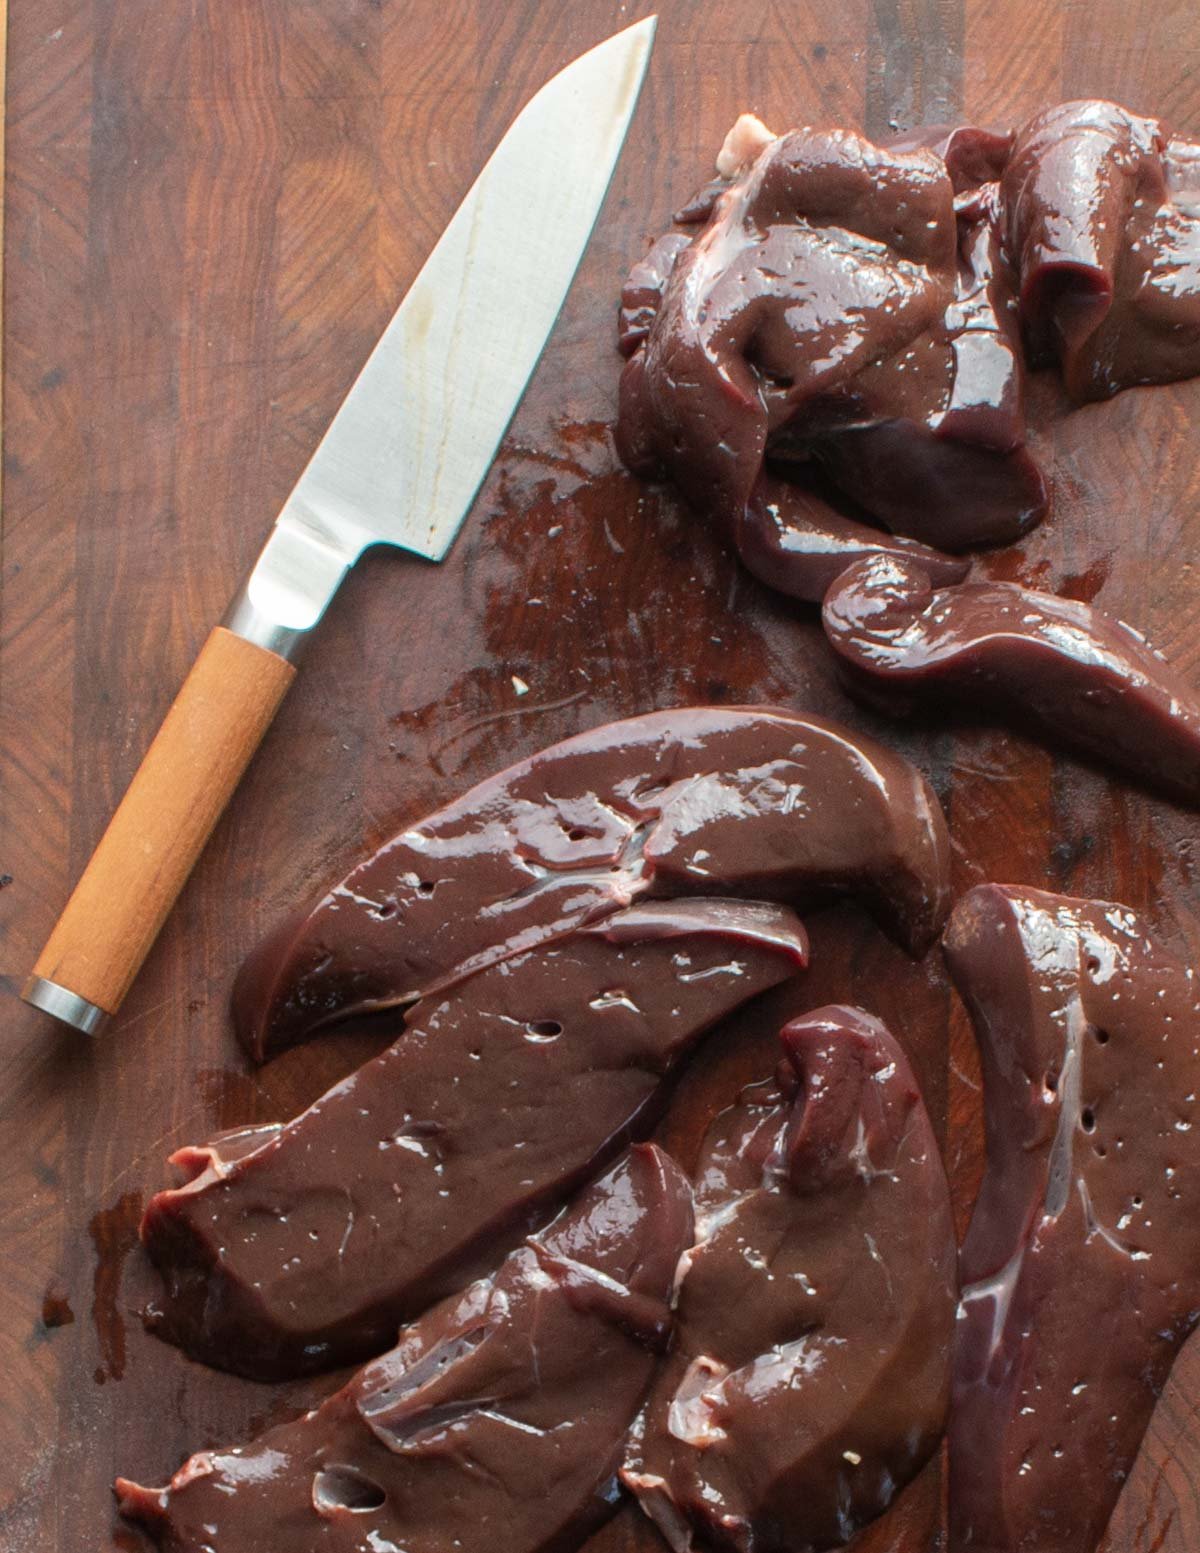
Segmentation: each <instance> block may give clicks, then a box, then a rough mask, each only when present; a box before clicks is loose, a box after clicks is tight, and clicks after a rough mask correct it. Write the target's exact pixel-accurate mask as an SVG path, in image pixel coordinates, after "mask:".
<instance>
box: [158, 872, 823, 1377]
mask: <svg viewBox="0 0 1200 1553" xmlns="http://www.w3.org/2000/svg"><path fill="white" fill-rule="evenodd" d="M805 953H806V948H805V938H804V931H803V928H802V927H801V926H800V923H799V920H798V919H797V918H796V917H795V916H794V915H793V914H792V913H791V912H790V911H788V910H786V909H785V908H783V907H778V906H761V905H756V904H754V903H751V902H740V901H705V900H690V901H679V902H661V903H659V902H648V903H647V904H645V905H642V906H634V907H630V908H628V909H627V910H626V911H624V912H621V913H618V914H617V915H615V916H612V917H609V918H607V919H605V920H604V921H603V922H600V923H598V924H596V925H595V926H593V927H590V928H585V929H582V930H580V931H579V932H578V933H576V934H575V935H574V936H573V937H570V938H567V939H564V940H561V941H559V942H557V943H555V944H552V945H544V946H543V947H541V948H539V949H534V950H530V951H527V952H526V953H525V954H522V955H517V956H514V957H513V958H511V959H509V960H506V961H503V962H501V963H499V964H497V965H493V966H491V967H489V968H488V969H487V970H484V971H481V972H479V973H478V974H477V975H475V976H473V977H471V978H470V979H469V980H467V981H465V982H463V983H461V984H459V985H457V986H455V987H453V988H451V989H449V990H448V991H447V992H446V993H445V994H443V995H441V996H435V997H431V998H429V999H426V1000H425V1001H424V1002H422V1003H421V1004H420V1005H418V1007H417V1008H416V1009H415V1010H414V1011H413V1014H412V1015H411V1016H410V1020H409V1023H408V1026H407V1028H404V1027H403V1026H401V1030H400V1031H399V1032H398V1039H397V1040H396V1042H395V1044H394V1045H393V1046H391V1047H390V1048H389V1049H388V1050H387V1051H385V1052H384V1053H383V1054H382V1055H381V1056H379V1057H376V1058H374V1059H373V1060H372V1061H370V1062H368V1063H366V1064H365V1065H364V1066H363V1067H362V1068H360V1069H359V1071H358V1072H357V1073H354V1074H352V1075H351V1076H350V1077H349V1078H347V1079H344V1080H343V1081H342V1082H341V1083H340V1084H338V1085H336V1086H335V1087H334V1088H333V1089H331V1090H330V1091H329V1092H328V1094H326V1095H324V1096H323V1097H322V1098H321V1099H320V1100H318V1101H316V1103H315V1104H314V1105H312V1106H310V1107H309V1109H308V1110H307V1111H305V1112H303V1113H302V1114H301V1115H300V1116H298V1117H296V1118H295V1119H294V1120H293V1121H290V1122H288V1123H286V1124H284V1125H282V1126H275V1127H264V1128H258V1129H252V1130H250V1131H249V1132H241V1133H235V1134H233V1135H232V1136H230V1137H225V1138H217V1139H215V1140H213V1142H211V1143H209V1144H208V1145H206V1146H204V1147H201V1148H195V1149H184V1150H182V1151H180V1154H179V1155H177V1156H176V1160H177V1163H179V1164H180V1165H182V1166H183V1167H184V1168H185V1169H187V1170H189V1171H191V1172H192V1173H193V1174H194V1179H193V1180H192V1181H191V1182H190V1183H189V1184H188V1185H186V1186H183V1187H181V1188H179V1189H176V1190H172V1191H164V1192H160V1193H158V1195H157V1196H156V1197H154V1198H153V1199H152V1200H151V1202H150V1205H149V1207H148V1208H147V1210H146V1215H145V1219H144V1221H143V1225H142V1237H143V1240H144V1241H145V1244H146V1247H147V1250H148V1251H149V1253H150V1255H151V1257H152V1258H153V1259H154V1261H155V1263H156V1264H157V1265H158V1267H159V1268H160V1270H161V1272H162V1274H163V1278H164V1281H165V1285H166V1296H167V1298H166V1304H165V1316H164V1328H165V1332H166V1334H167V1335H169V1336H171V1337H173V1338H174V1340H175V1341H177V1342H179V1343H180V1344H181V1345H182V1346H183V1347H185V1348H186V1349H187V1350H188V1352H189V1353H191V1354H193V1355H194V1356H196V1357H198V1358H202V1359H205V1360H206V1361H207V1362H209V1363H210V1364H215V1365H218V1366H220V1367H221V1368H223V1369H230V1370H235V1371H238V1372H239V1373H242V1374H247V1375H254V1376H260V1377H271V1376H282V1375H292V1374H299V1373H302V1372H304V1371H310V1370H318V1369H325V1368H329V1367H330V1366H332V1365H335V1364H339V1363H344V1362H346V1361H348V1360H352V1359H361V1358H365V1357H368V1356H369V1355H371V1354H372V1353H378V1352H379V1351H380V1350H382V1349H383V1348H386V1347H387V1345H388V1344H389V1343H390V1342H391V1341H392V1340H393V1339H394V1337H395V1333H396V1329H397V1327H398V1326H399V1324H400V1322H401V1321H402V1320H406V1319H411V1318H412V1317H413V1316H415V1315H417V1314H419V1313H420V1311H422V1310H423V1309H424V1308H425V1307H426V1306H427V1305H428V1304H429V1303H430V1302H431V1301H432V1300H434V1299H438V1298H441V1297H442V1296H443V1295H445V1294H448V1293H450V1292H451V1291H452V1290H455V1289H458V1288H461V1287H462V1285H463V1284H464V1283H465V1282H466V1281H467V1279H469V1278H471V1277H474V1276H476V1275H478V1274H480V1273H482V1272H484V1271H486V1270H487V1269H488V1268H490V1267H492V1266H494V1264H495V1261H496V1259H497V1257H498V1256H500V1255H502V1254H503V1253H504V1252H505V1251H506V1250H507V1249H508V1248H509V1246H511V1245H512V1244H513V1243H514V1242H516V1241H518V1240H519V1239H520V1237H521V1236H522V1235H523V1234H525V1233H527V1232H528V1231H529V1230H530V1229H532V1228H534V1227H536V1225H537V1224H539V1223H540V1222H542V1221H543V1220H544V1218H545V1216H546V1214H547V1213H548V1212H549V1211H551V1210H552V1209H553V1208H554V1206H556V1204H558V1203H559V1202H561V1201H563V1200H564V1198H565V1197H566V1196H567V1195H568V1194H569V1193H570V1192H571V1191H572V1190H574V1189H575V1188H576V1187H577V1186H578V1185H579V1184H580V1183H581V1182H582V1181H584V1180H586V1179H587V1178H588V1176H590V1175H591V1174H592V1173H593V1172H594V1171H595V1170H596V1169H597V1168H598V1167H599V1166H600V1165H601V1164H603V1163H604V1162H605V1161H606V1160H608V1159H609V1158H611V1157H612V1155H613V1154H614V1153H615V1152H616V1151H617V1150H618V1148H620V1147H621V1145H622V1143H623V1142H624V1141H626V1140H627V1138H628V1137H629V1136H630V1135H631V1134H633V1135H637V1134H639V1133H640V1134H641V1135H643V1136H644V1135H645V1133H646V1132H647V1131H648V1130H649V1129H650V1127H652V1126H653V1124H654V1121H655V1119H656V1108H657V1106H658V1105H659V1103H660V1102H661V1101H662V1100H663V1099H664V1098H665V1094H666V1087H667V1084H668V1081H669V1078H670V1075H671V1072H672V1070H673V1068H674V1067H675V1066H676V1065H677V1064H678V1063H679V1061H680V1060H681V1059H682V1058H683V1057H684V1056H685V1055H686V1054H687V1053H688V1051H689V1050H690V1049H691V1047H692V1046H693V1044H694V1043H695V1041H696V1040H697V1039H698V1037H699V1036H700V1035H701V1033H702V1032H703V1031H705V1030H707V1029H708V1028H709V1027H710V1026H711V1025H713V1024H715V1023H716V1022H717V1021H718V1020H719V1019H721V1018H722V1017H723V1016H724V1015H726V1014H727V1013H729V1012H730V1010H732V1009H733V1008H736V1007H737V1006H738V1005H739V1004H740V1003H743V1002H744V1001H745V1000H746V999H747V998H751V997H753V996H754V995H755V994H756V993H759V992H761V991H763V990H764V989H765V988H767V987H771V986H774V985H775V984H776V983H778V982H780V981H782V980H784V979H785V978H786V977H788V976H791V975H793V974H794V973H795V972H796V971H797V970H799V969H800V968H801V967H802V966H803V964H804V961H805ZM398 1023H399V1019H398Z"/></svg>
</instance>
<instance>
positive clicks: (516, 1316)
mask: <svg viewBox="0 0 1200 1553" xmlns="http://www.w3.org/2000/svg"><path fill="white" fill-rule="evenodd" d="M691 1223H692V1217H691V1205H690V1201H689V1193H688V1188H687V1183H686V1182H685V1181H684V1179H683V1178H682V1176H681V1175H680V1174H679V1171H678V1170H677V1169H676V1167H675V1166H674V1165H673V1164H672V1162H671V1161H670V1160H669V1159H668V1158H667V1157H666V1155H664V1154H662V1153H660V1152H659V1150H657V1149H655V1148H652V1147H648V1146H647V1147H641V1148H635V1149H634V1150H633V1151H632V1152H631V1153H630V1154H629V1155H627V1156H626V1157H625V1158H624V1159H623V1160H622V1161H621V1162H620V1163H619V1164H618V1165H617V1166H615V1168H614V1169H613V1170H612V1171H610V1173H609V1174H608V1175H607V1176H606V1177H605V1178H604V1179H603V1180H602V1181H600V1182H598V1183H597V1184H596V1185H595V1186H592V1187H590V1188H589V1189H588V1190H587V1191H585V1192H584V1193H583V1195H582V1196H581V1197H580V1199H579V1200H578V1202H577V1203H576V1204H575V1206H574V1207H572V1208H571V1209H569V1210H568V1211H567V1212H566V1213H564V1214H563V1215H562V1217H561V1218H559V1219H557V1220H556V1221H555V1222H554V1223H553V1224H552V1225H551V1226H550V1227H549V1228H548V1229H546V1230H544V1231H542V1233H541V1234H540V1235H536V1236H534V1237H533V1238H532V1239H531V1240H528V1241H526V1242H525V1243H524V1244H523V1245H522V1246H520V1247H519V1248H518V1249H517V1250H515V1251H513V1252H512V1254H511V1255H510V1256H509V1257H508V1259H507V1260H506V1261H505V1262H504V1263H503V1264H502V1265H501V1266H500V1268H499V1269H498V1270H497V1271H496V1272H495V1273H494V1274H493V1275H492V1276H491V1277H489V1278H487V1279H484V1280H483V1281H481V1282H479V1283H476V1284H474V1285H472V1286H471V1287H470V1288H468V1289H466V1290H465V1291H464V1292H463V1293H462V1294H460V1295H457V1296H455V1297H454V1298H452V1299H449V1300H447V1301H446V1302H445V1303H444V1304H442V1305H439V1306H437V1307H435V1308H434V1309H433V1310H430V1311H428V1312H427V1313H426V1314H425V1315H424V1316H422V1317H421V1319H420V1320H419V1321H418V1322H416V1324H415V1325H413V1326H411V1327H409V1328H408V1330H407V1331H405V1332H403V1333H402V1334H401V1337H400V1341H399V1343H398V1345H397V1346H396V1347H395V1348H393V1349H392V1351H391V1352H390V1353H387V1354H384V1355H383V1357H382V1358H380V1359H376V1360H375V1362H374V1363H373V1364H370V1365H368V1366H367V1368H366V1369H364V1370H361V1371H360V1372H359V1373H358V1374H357V1375H356V1376H355V1377H354V1379H353V1380H352V1381H351V1382H350V1383H349V1385H347V1386H345V1387H344V1388H343V1389H342V1390H341V1391H339V1392H337V1393H336V1394H335V1395H334V1396H332V1397H330V1398H329V1400H328V1401H327V1402H324V1403H323V1404H322V1405H321V1406H320V1407H319V1408H317V1409H315V1410H314V1411H313V1412H311V1413H308V1414H306V1415H305V1416H304V1417H303V1418H299V1419H297V1420H296V1421H295V1422H294V1423H290V1424H284V1425H283V1426H282V1427H280V1428H277V1429H272V1430H271V1431H270V1432H269V1433H268V1434H265V1435H263V1437H262V1438H261V1439H259V1440H256V1441H255V1442H254V1443H253V1444H250V1445H242V1446H237V1447H234V1448H233V1449H229V1450H217V1451H202V1452H201V1453H200V1454H199V1455H197V1456H193V1457H192V1458H191V1460H190V1461H188V1462H187V1463H186V1464H185V1465H184V1466H183V1467H181V1468H180V1470H179V1471H178V1472H177V1473H176V1474H175V1476H174V1478H172V1480H171V1482H170V1484H169V1485H168V1486H167V1487H166V1488H162V1489H151V1488H142V1487H140V1486H139V1485H137V1484H135V1483H130V1482H128V1481H126V1480H125V1479H119V1480H118V1483H117V1494H118V1498H119V1501H120V1505H121V1510H122V1512H123V1513H124V1514H125V1515H127V1516H129V1517H131V1518H133V1519H136V1520H139V1521H141V1522H142V1523H143V1524H144V1525H145V1526H146V1527H147V1528H148V1529H149V1530H150V1531H151V1533H152V1534H153V1535H154V1536H155V1537H156V1538H157V1539H158V1540H159V1541H160V1543H161V1544H162V1546H163V1547H164V1548H166V1549H168V1550H169V1553H284V1550H286V1553H465V1550H470V1549H484V1548H486V1549H489V1550H490V1549H497V1550H499V1549H503V1550H504V1553H569V1550H571V1549H574V1548H576V1547H578V1546H579V1544H580V1543H581V1542H582V1541H583V1540H584V1538H585V1537H586V1536H587V1534H588V1532H589V1531H591V1530H592V1529H593V1528H594V1527H595V1526H596V1525H597V1524H598V1523H599V1522H600V1521H602V1520H604V1519H605V1518H606V1517H607V1516H608V1515H609V1514H610V1513H611V1512H612V1509H613V1508H614V1505H615V1501H616V1495H615V1482H614V1478H615V1473H616V1468H617V1464H618V1461H619V1456H620V1450H621V1445H622V1441H623V1438H624V1434H625V1431H626V1429H627V1428H628V1426H629V1423H630V1420H631V1419H632V1418H633V1416H634V1414H635V1413H636V1412H637V1409H638V1407H639V1405H640V1403H641V1400H642V1396H643V1394H644V1392H645V1390H646V1387H647V1385H648V1383H649V1380H650V1376H651V1372H652V1369H653V1365H654V1356H655V1354H656V1353H657V1352H658V1351H659V1350H661V1348H662V1347H663V1345H664V1343H665V1342H666V1339H667V1336H668V1334H669V1331H670V1326H671V1314H670V1309H669V1304H668V1302H669V1300H670V1297H671V1286H672V1279H673V1277H674V1273H675V1265H676V1261H677V1260H678V1257H679V1254H680V1252H681V1251H682V1250H683V1248H684V1246H685V1245H686V1244H687V1243H688V1240H689V1239H690V1237H691Z"/></svg>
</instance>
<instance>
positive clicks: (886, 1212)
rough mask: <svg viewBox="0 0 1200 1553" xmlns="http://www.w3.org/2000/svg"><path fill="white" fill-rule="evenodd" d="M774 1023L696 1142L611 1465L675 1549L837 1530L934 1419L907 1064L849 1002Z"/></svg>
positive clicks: (933, 1299)
mask: <svg viewBox="0 0 1200 1553" xmlns="http://www.w3.org/2000/svg"><path fill="white" fill-rule="evenodd" d="M781 1040H782V1043H783V1048H784V1052H785V1060H784V1062H783V1063H782V1065H781V1067H780V1071H779V1075H778V1079H777V1082H776V1083H770V1084H764V1085H756V1086H754V1087H753V1088H751V1089H750V1090H748V1091H746V1092H745V1093H744V1094H743V1096H742V1098H741V1099H740V1100H739V1102H738V1103H737V1104H736V1105H734V1106H733V1107H731V1108H730V1109H729V1110H727V1111H725V1112H723V1113H722V1114H721V1115H720V1116H718V1117H717V1118H716V1120H715V1121H714V1122H713V1124H712V1127H711V1128H710V1130H709V1132H708V1135H707V1137H706V1138H705V1140H704V1143H703V1144H702V1146H701V1152H700V1160H699V1164H698V1166H697V1169H696V1178H695V1191H696V1244H695V1245H694V1246H693V1247H692V1248H691V1249H690V1250H689V1251H688V1252H686V1253H685V1255H684V1258H683V1262H682V1263H681V1275H682V1276H681V1286H680V1295H679V1305H678V1312H677V1322H676V1344H675V1349H674V1351H673V1353H672V1355H671V1357H670V1358H669V1359H668V1360H667V1361H666V1363H665V1364H664V1367H663V1369H662V1371H661V1372H660V1375H659V1376H658V1378H657V1380H656V1382H655V1385H654V1388H653V1390H652V1392H651V1397H650V1401H649V1403H648V1404H647V1408H646V1412H645V1417H644V1420H643V1421H642V1423H641V1424H640V1425H639V1428H638V1430H637V1431H635V1437H634V1440H633V1442H632V1443H631V1448H630V1453H629V1457H628V1460H627V1462H626V1466H625V1468H624V1469H623V1477H624V1479H625V1481H626V1483H627V1485H628V1486H629V1487H631V1488H632V1489H633V1490H634V1492H635V1493H636V1494H637V1495H638V1497H639V1500H640V1501H641V1504H642V1506H643V1508H644V1509H645V1510H646V1512H647V1513H648V1514H649V1515H650V1516H651V1517H652V1518H653V1519H654V1520H655V1522H656V1523H657V1524H658V1526H659V1529H660V1530H661V1531H662V1532H663V1534H664V1535H665V1537H666V1539H667V1541H668V1542H669V1543H670V1544H671V1546H672V1548H673V1549H675V1550H676V1553H684V1550H687V1549H690V1548H691V1547H692V1546H693V1539H695V1541H696V1543H697V1544H698V1545H699V1546H701V1547H704V1548H721V1549H728V1550H731V1553H747V1550H750V1549H753V1550H755V1553H760V1550H761V1553H811V1550H813V1549H818V1548H831V1547H838V1546H840V1545H841V1544H842V1543H844V1542H846V1541H848V1540H849V1538H850V1537H851V1536H853V1535H854V1533H855V1532H856V1531H857V1530H858V1528H859V1527H861V1526H862V1525H864V1524H865V1523H866V1522H867V1521H870V1520H872V1519H873V1518H874V1517H875V1516H877V1515H879V1514H880V1513H882V1511H883V1510H884V1509H886V1507H887V1505H888V1504H889V1503H890V1502H891V1500H892V1498H893V1497H894V1496H895V1494H896V1493H898V1492H899V1490H900V1489H901V1488H902V1487H903V1486H904V1484H905V1483H907V1482H908V1481H909V1480H910V1479H911V1478H912V1477H913V1476H914V1475H915V1474H916V1473H917V1472H918V1471H919V1470H920V1468H921V1467H922V1466H923V1464H924V1463H925V1462H926V1460H927V1459H928V1458H929V1456H930V1455H931V1453H932V1452H933V1450H934V1449H935V1447H936V1445H937V1443H938V1441H939V1439H940V1438H941V1434H942V1430H943V1427H944V1422H945V1415H946V1404H947V1400H948V1396H949V1387H950V1358H951V1347H952V1342H953V1329H954V1311H955V1301H956V1295H957V1283H956V1277H955V1242H954V1226H953V1221H952V1219H951V1213H950V1192H949V1187H948V1184H947V1181H946V1174H945V1171H944V1169H943V1167H942V1161H941V1157H940V1155H939V1153H938V1147H937V1141H936V1139H935V1138H934V1135H933V1129H932V1127H931V1125H930V1122H929V1117H928V1115H927V1114H926V1111H925V1107H924V1105H923V1103H922V1101H921V1097H920V1093H919V1091H918V1088H917V1084H916V1080H915V1079H914V1077H913V1074H912V1070H911V1068H910V1067H909V1064H908V1061H907V1059H906V1057H905V1055H904V1053H903V1051H902V1050H901V1048H900V1046H899V1044H898V1043H897V1042H896V1040H895V1039H894V1038H893V1037H892V1036H891V1035H890V1034H889V1032H888V1031H887V1030H886V1029H885V1028H884V1026H883V1025H881V1024H880V1023H879V1021H878V1020H876V1019H873V1018H872V1017H871V1016H870V1015H868V1014H865V1013H863V1012H862V1011H861V1010H859V1009H853V1008H843V1007H831V1008H824V1009H818V1010H816V1011H815V1012H813V1013H811V1014H807V1015H805V1016H804V1017H803V1018H800V1019H797V1020H794V1021H792V1023H790V1024H789V1025H787V1026H786V1027H785V1028H784V1030H783V1032H782V1035H781Z"/></svg>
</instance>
